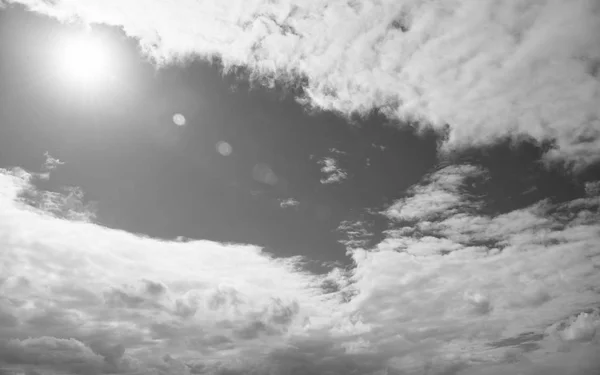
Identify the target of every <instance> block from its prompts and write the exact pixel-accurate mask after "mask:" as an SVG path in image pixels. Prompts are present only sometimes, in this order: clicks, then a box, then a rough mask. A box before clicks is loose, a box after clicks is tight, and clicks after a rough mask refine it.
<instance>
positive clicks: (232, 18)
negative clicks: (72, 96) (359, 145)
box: [9, 0, 600, 165]
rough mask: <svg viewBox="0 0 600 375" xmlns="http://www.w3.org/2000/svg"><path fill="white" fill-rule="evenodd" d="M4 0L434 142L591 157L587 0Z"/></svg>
mask: <svg viewBox="0 0 600 375" xmlns="http://www.w3.org/2000/svg"><path fill="white" fill-rule="evenodd" d="M11 2H14V3H21V4H25V5H27V6H28V7H29V8H30V9H32V10H35V11H38V12H41V13H44V14H49V15H52V16H55V17H58V18H60V19H63V20H65V19H73V18H78V19H81V20H83V21H85V22H94V23H104V24H109V25H116V26H121V27H122V28H123V29H124V31H125V32H126V33H127V34H128V35H129V36H132V37H135V38H138V39H139V40H140V45H141V46H142V49H143V50H144V51H146V52H147V53H149V54H150V55H152V56H154V57H155V58H156V59H157V60H160V61H163V60H170V61H173V60H181V59H185V58H186V57H189V56H191V55H195V56H199V57H202V58H209V57H212V56H219V57H220V58H221V60H222V62H223V64H224V65H225V68H226V69H227V68H230V67H233V66H246V67H249V68H250V70H251V71H252V72H253V74H254V75H255V76H256V77H257V78H260V81H261V82H263V83H265V84H273V83H274V82H275V81H278V82H287V83H293V84H294V85H296V84H297V82H298V81H301V82H303V83H302V85H304V93H305V94H304V95H305V96H304V97H303V98H300V100H301V101H303V102H306V103H307V104H308V105H310V106H313V107H316V108H320V109H328V110H335V111H339V112H340V113H343V114H350V113H352V112H358V113H363V114H364V113H368V112H369V111H370V110H371V109H372V108H379V109H380V110H381V111H383V112H384V113H385V114H387V115H388V116H390V117H394V118H398V119H403V120H410V121H411V122H412V123H414V124H417V125H416V126H418V127H419V128H421V129H422V128H434V129H436V130H438V131H440V132H447V139H446V142H445V146H444V147H445V149H453V148H456V147H465V146H473V145H485V144H489V143H491V142H494V141H496V140H499V139H503V138H505V137H507V136H508V137H513V138H515V139H520V138H531V139H534V140H536V141H539V142H544V141H549V142H554V143H555V148H554V149H552V150H551V151H550V152H549V153H548V155H547V156H548V157H549V158H551V159H553V158H554V159H559V160H567V161H569V162H572V163H575V164H576V165H586V164H588V163H590V162H592V161H594V160H598V159H599V158H600V152H599V151H598V150H600V109H599V106H598V105H597V103H598V102H600V75H599V71H600V69H599V67H600V42H599V41H598V38H597V35H600V6H599V5H598V2H597V1H596V0H576V1H569V2H565V1H560V0H538V1H530V0H515V1H510V2H506V1H502V0H484V1H470V0H444V1H436V2H431V1H424V0H403V1H396V0H384V1H369V0H367V1H345V0H335V1H331V0H314V1H295V0H285V1H277V2H273V1H267V0H253V1H247V0H238V1H228V2H226V3H223V2H220V1H193V0H178V1H168V2H165V1H160V0H152V1H141V0H77V1H75V0H57V1H46V0H9V3H11ZM300 77H301V78H302V79H301V80H299V78H300Z"/></svg>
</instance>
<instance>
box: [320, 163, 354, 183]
mask: <svg viewBox="0 0 600 375" xmlns="http://www.w3.org/2000/svg"><path fill="white" fill-rule="evenodd" d="M319 164H321V166H322V167H321V172H323V173H324V174H325V175H326V177H325V178H322V179H321V183H322V184H335V183H338V182H341V181H343V180H345V179H346V178H348V174H347V173H346V172H345V171H344V170H343V169H341V168H340V167H339V166H338V164H337V161H336V160H335V159H334V158H332V157H326V158H323V159H322V160H320V161H319Z"/></svg>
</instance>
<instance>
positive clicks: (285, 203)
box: [279, 198, 300, 208]
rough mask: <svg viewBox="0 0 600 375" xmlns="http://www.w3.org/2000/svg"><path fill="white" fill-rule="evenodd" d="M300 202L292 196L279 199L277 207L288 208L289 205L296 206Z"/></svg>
mask: <svg viewBox="0 0 600 375" xmlns="http://www.w3.org/2000/svg"><path fill="white" fill-rule="evenodd" d="M299 205H300V202H299V201H297V200H296V199H294V198H287V199H280V200H279V207H281V208H290V207H298V206H299Z"/></svg>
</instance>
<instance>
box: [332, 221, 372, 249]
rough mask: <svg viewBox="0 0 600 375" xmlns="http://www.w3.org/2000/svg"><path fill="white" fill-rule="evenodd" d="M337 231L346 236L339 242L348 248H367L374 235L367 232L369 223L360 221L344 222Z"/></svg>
mask: <svg viewBox="0 0 600 375" xmlns="http://www.w3.org/2000/svg"><path fill="white" fill-rule="evenodd" d="M337 231H338V232H339V233H341V234H342V235H343V236H344V238H343V239H342V240H340V241H339V242H340V243H342V244H344V245H346V247H348V248H365V247H366V246H367V244H368V243H369V240H370V238H371V237H372V236H373V234H372V233H370V232H369V231H368V230H367V223H366V222H365V221H360V220H357V221H349V220H345V221H342V222H341V223H340V225H339V226H338V228H337Z"/></svg>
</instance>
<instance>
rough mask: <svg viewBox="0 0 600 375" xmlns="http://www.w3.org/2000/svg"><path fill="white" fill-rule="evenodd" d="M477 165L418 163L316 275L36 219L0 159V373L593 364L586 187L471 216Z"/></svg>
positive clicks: (592, 219)
mask: <svg viewBox="0 0 600 375" xmlns="http://www.w3.org/2000/svg"><path fill="white" fill-rule="evenodd" d="M485 176H486V173H485V171H484V170H483V169H481V168H478V167H474V166H469V165H466V166H452V167H446V168H443V169H440V170H438V171H435V172H433V173H432V174H431V175H429V176H427V177H426V178H424V179H423V181H422V183H421V184H418V185H416V186H414V187H413V188H411V189H409V191H408V192H407V196H406V197H405V198H403V199H401V200H398V201H397V202H394V203H393V204H392V205H391V206H390V208H389V209H388V210H385V211H384V214H386V215H388V216H389V220H390V228H389V230H388V231H387V232H386V233H385V234H386V238H385V239H384V240H383V241H382V242H380V243H379V244H378V245H377V246H375V248H373V249H358V248H356V249H351V250H349V254H350V256H351V257H352V259H353V261H354V266H353V267H352V268H350V269H340V268H335V269H333V270H332V271H331V272H330V273H329V274H327V275H322V276H318V275H313V274H310V273H307V272H304V271H301V270H300V264H301V260H299V259H296V258H282V259H275V258H272V257H270V256H269V255H268V254H264V253H263V252H261V250H260V249H258V248H256V247H254V246H250V245H234V244H228V245H224V244H219V243H214V242H209V241H186V242H181V241H162V240H155V239H152V238H147V237H140V236H137V235H133V234H130V233H126V232H122V231H117V230H111V229H107V228H103V227H101V226H98V225H95V224H93V223H89V222H80V221H73V220H69V219H68V218H64V217H58V216H56V215H51V214H49V213H47V212H45V211H43V210H40V209H39V208H36V207H32V206H30V205H27V204H25V203H24V202H23V201H22V200H21V199H20V198H19V196H20V194H21V192H22V191H23V190H24V189H32V186H31V180H30V179H31V175H29V174H27V173H25V172H23V171H21V170H15V171H12V172H9V171H2V173H0V247H1V248H2V252H0V371H2V372H0V373H10V374H24V373H27V374H34V373H44V374H46V373H48V374H63V375H64V374H115V373H126V374H156V375H158V374H161V375H162V374H164V375H171V374H210V375H214V374H239V375H247V374H256V373H261V374H262V373H269V374H274V375H278V374H289V373H294V372H296V373H303V374H314V375H317V374H325V373H328V374H332V375H337V374H347V373H352V371H354V372H355V373H360V374H372V375H375V374H377V375H380V374H422V373H430V374H457V375H470V374H494V375H499V374H506V373H524V374H546V373H550V374H553V373H556V374H559V373H560V374H563V373H567V374H573V375H575V374H577V375H583V374H589V373H594V371H597V370H598V369H600V363H598V360H597V355H596V354H595V353H597V352H598V349H599V348H600V334H599V333H598V330H599V329H600V299H599V298H598V295H599V293H598V292H599V291H600V289H599V288H600V276H599V273H598V272H597V271H598V269H600V226H599V224H598V223H599V222H600V220H599V219H600V217H599V213H598V207H599V205H600V197H599V196H598V195H596V191H595V190H594V188H593V187H594V186H595V183H591V184H588V189H587V190H588V195H586V196H584V197H582V198H579V199H576V200H573V201H570V202H566V203H561V204H554V203H551V202H540V203H537V204H534V205H532V206H530V207H526V208H523V209H521V210H517V211H513V212H510V213H507V214H502V215H496V216H489V215H487V216H486V215H484V214H481V213H480V205H481V203H480V202H478V201H477V197H476V196H474V195H472V194H469V190H470V189H471V188H472V186H473V184H477V182H478V179H485ZM432 197H444V198H443V199H438V198H432ZM433 201H435V202H445V203H439V204H440V205H444V207H446V209H445V210H444V211H443V212H442V211H440V210H438V209H437V206H436V205H432V204H430V202H433ZM416 207H419V209H416ZM347 224H348V227H347V228H346V229H348V230H350V229H352V226H351V225H350V224H349V223H347ZM552 371H554V372H552Z"/></svg>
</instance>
